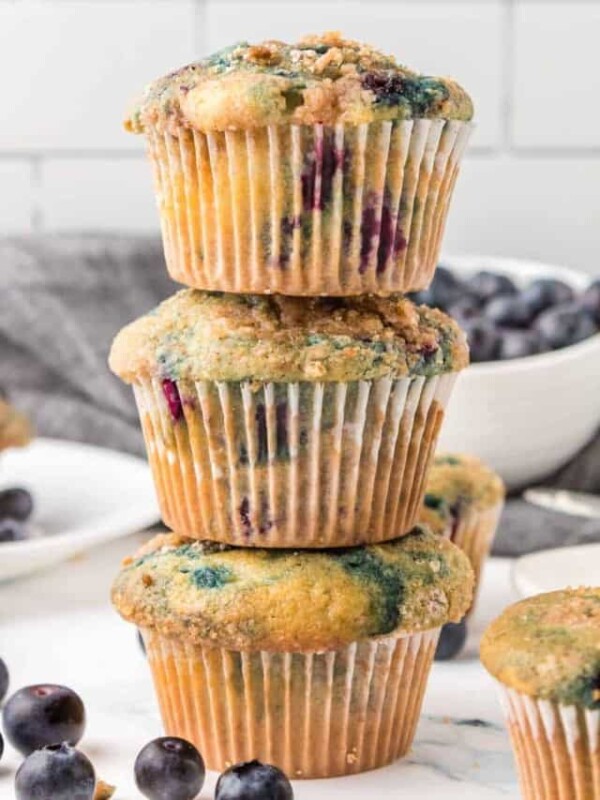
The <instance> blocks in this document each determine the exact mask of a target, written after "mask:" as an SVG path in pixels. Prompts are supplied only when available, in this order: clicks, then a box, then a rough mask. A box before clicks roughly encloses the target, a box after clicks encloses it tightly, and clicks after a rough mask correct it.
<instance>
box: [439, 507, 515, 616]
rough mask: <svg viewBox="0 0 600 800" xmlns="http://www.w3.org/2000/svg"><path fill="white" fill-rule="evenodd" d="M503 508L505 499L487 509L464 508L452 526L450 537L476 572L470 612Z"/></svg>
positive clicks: (470, 611)
mask: <svg viewBox="0 0 600 800" xmlns="http://www.w3.org/2000/svg"><path fill="white" fill-rule="evenodd" d="M503 508H504V501H503V500H501V501H500V502H499V503H496V504H494V505H493V506H490V507H489V508H485V509H477V508H463V509H461V510H460V511H459V512H458V514H457V516H456V520H455V522H454V524H453V525H451V526H450V530H449V538H450V539H451V540H452V541H453V542H454V544H455V545H456V546H457V547H460V549H461V550H462V551H463V552H464V553H466V555H467V556H468V557H469V560H470V562H471V566H472V567H473V571H474V573H475V589H474V592H473V602H472V604H471V608H470V610H469V612H468V613H469V614H470V613H472V612H473V609H474V608H475V604H476V602H477V596H478V593H479V588H480V586H481V577H482V573H483V568H484V565H485V561H486V559H487V557H488V555H489V553H490V550H491V548H492V542H493V541H494V536H495V535H496V530H497V529H498V522H499V521H500V515H501V514H502V509H503Z"/></svg>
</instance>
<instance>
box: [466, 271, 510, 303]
mask: <svg viewBox="0 0 600 800" xmlns="http://www.w3.org/2000/svg"><path fill="white" fill-rule="evenodd" d="M465 286H466V288H467V290H468V291H469V292H470V293H471V294H474V295H475V297H478V298H479V300H481V302H482V303H485V302H487V301H488V300H491V299H492V297H498V296H500V295H512V294H516V293H517V287H516V286H515V284H514V283H513V282H512V281H511V279H510V278H508V277H507V276H506V275H500V274H499V273H497V272H490V271H489V270H485V269H484V270H481V271H480V272H476V273H475V275H472V276H471V277H470V278H469V279H468V280H467V281H466V282H465Z"/></svg>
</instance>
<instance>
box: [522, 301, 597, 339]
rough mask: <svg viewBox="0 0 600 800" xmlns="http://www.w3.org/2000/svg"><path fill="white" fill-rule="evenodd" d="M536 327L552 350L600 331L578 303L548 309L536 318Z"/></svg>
mask: <svg viewBox="0 0 600 800" xmlns="http://www.w3.org/2000/svg"><path fill="white" fill-rule="evenodd" d="M535 327H536V329H537V330H538V332H539V333H540V334H541V336H542V337H543V338H544V340H545V341H546V342H547V343H548V346H549V347H550V348H551V349H552V350H558V349H559V348H561V347H568V346H569V345H571V344H576V343H577V342H581V341H583V340H584V339H588V338H589V337H590V336H593V335H594V334H595V333H597V332H598V327H597V326H596V323H595V322H594V320H593V319H592V317H591V316H590V315H589V314H588V313H587V312H585V311H582V309H581V308H580V307H579V306H578V305H577V304H576V303H567V304H566V305H561V306H556V307H555V308H549V309H547V310H546V311H544V312H542V313H541V314H540V315H539V317H538V318H537V319H536V321H535Z"/></svg>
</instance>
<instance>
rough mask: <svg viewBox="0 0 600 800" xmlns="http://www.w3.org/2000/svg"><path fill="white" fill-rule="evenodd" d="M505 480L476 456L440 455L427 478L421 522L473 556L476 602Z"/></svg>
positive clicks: (500, 507) (434, 461)
mask: <svg viewBox="0 0 600 800" xmlns="http://www.w3.org/2000/svg"><path fill="white" fill-rule="evenodd" d="M504 496H505V488H504V483H503V481H502V478H501V477H500V476H499V475H498V474H497V473H496V472H494V471H493V470H492V469H490V467H488V466H486V465H485V464H484V463H483V462H482V461H480V460H479V459H478V458H476V457H475V456H471V455H466V454H464V453H442V454H439V455H436V457H435V458H434V460H433V464H432V467H431V470H430V471H429V473H428V476H427V483H426V488H425V497H424V499H423V506H422V508H421V511H420V515H419V520H420V521H421V522H423V523H425V524H426V525H428V526H429V527H430V528H431V529H432V530H433V531H435V532H436V533H439V534H441V535H443V536H447V537H449V538H450V539H452V541H453V542H454V544H456V545H458V547H460V548H461V550H464V551H465V553H466V554H467V555H468V556H469V558H470V560H471V564H472V565H473V569H474V570H475V598H476V597H477V591H478V588H479V584H480V580H481V573H482V570H483V566H484V563H485V560H486V558H487V556H488V554H489V552H490V549H491V546H492V542H493V539H494V536H495V534H496V529H497V528H498V521H499V519H500V515H501V513H502V508H503V506H504Z"/></svg>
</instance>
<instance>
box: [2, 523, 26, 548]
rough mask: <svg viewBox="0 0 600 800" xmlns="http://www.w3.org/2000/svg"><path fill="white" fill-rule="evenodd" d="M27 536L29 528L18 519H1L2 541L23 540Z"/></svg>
mask: <svg viewBox="0 0 600 800" xmlns="http://www.w3.org/2000/svg"><path fill="white" fill-rule="evenodd" d="M26 538H27V529H26V527H25V525H24V524H23V523H22V522H19V520H18V519H8V518H7V519H0V543H6V542H22V541H23V540H24V539H26Z"/></svg>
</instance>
